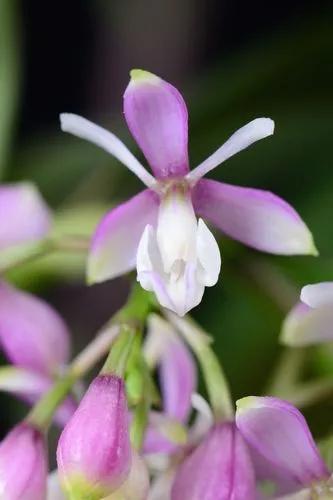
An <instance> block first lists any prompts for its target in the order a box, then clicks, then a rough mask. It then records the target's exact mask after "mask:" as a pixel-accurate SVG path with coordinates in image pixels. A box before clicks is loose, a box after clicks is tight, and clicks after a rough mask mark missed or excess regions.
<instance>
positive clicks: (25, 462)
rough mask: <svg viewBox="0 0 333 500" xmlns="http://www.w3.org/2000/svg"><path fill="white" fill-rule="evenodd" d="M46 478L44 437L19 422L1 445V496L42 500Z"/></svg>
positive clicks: (34, 429)
mask: <svg viewBox="0 0 333 500" xmlns="http://www.w3.org/2000/svg"><path fill="white" fill-rule="evenodd" d="M46 479H47V456H46V448H45V443H44V437H43V435H42V434H41V433H40V431H39V430H37V429H36V428H34V427H32V426H31V425H29V424H27V423H22V424H20V425H18V426H16V427H15V428H14V429H13V430H12V431H11V432H10V433H9V434H8V436H7V437H6V438H5V439H4V440H3V441H2V442H1V444H0V497H1V498H4V499H6V500H22V499H24V500H45V498H46Z"/></svg>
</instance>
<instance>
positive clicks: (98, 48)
mask: <svg viewBox="0 0 333 500" xmlns="http://www.w3.org/2000/svg"><path fill="white" fill-rule="evenodd" d="M332 11H333V7H332V3H331V2H329V1H328V2H320V1H315V0H293V1H290V0H280V1H279V2H263V1H259V0H253V1H252V2H247V1H246V0H181V1H179V0H113V1H111V0H109V1H107V0H95V1H87V0H71V1H70V2H68V1H65V0H58V1H57V2H43V1H41V0H24V1H23V0H22V1H21V2H20V1H18V0H1V1H0V174H1V178H2V181H4V182H8V181H16V180H20V179H30V180H33V181H35V182H36V183H37V185H38V186H39V188H40V190H41V191H42V193H43V195H44V197H45V199H46V200H47V201H48V203H49V204H50V205H51V207H52V208H53V209H54V210H55V231H62V232H64V231H65V232H69V233H70V232H77V233H79V234H87V235H89V234H90V233H91V231H92V230H93V228H94V226H95V225H96V222H97V221H98V219H99V217H100V216H101V215H102V214H103V213H104V212H105V211H106V210H107V209H108V208H109V207H110V206H112V205H113V204H115V203H116V202H119V201H121V200H123V199H126V198H127V197H128V196H131V195H133V194H135V193H136V192H137V191H138V190H139V189H141V186H140V184H139V181H138V180H137V179H136V178H135V177H134V176H133V175H131V173H130V172H129V171H127V170H126V169H125V168H124V167H122V166H121V165H120V164H119V163H118V162H117V161H115V160H113V159H112V158H111V157H110V156H108V155H107V154H106V153H104V152H103V151H101V150H99V149H98V148H96V147H94V146H92V145H90V144H88V143H85V142H84V141H80V140H78V139H76V138H74V137H71V136H68V135H66V134H62V133H61V132H60V130H59V121H58V115H59V113H60V112H62V111H71V112H75V113H78V114H82V115H84V116H86V117H88V118H90V119H92V120H94V121H96V122H98V123H101V124H104V125H105V126H107V127H109V128H110V129H112V131H114V132H115V133H116V134H117V135H119V136H120V137H121V138H122V139H123V140H124V142H125V143H126V144H127V145H128V146H129V147H130V148H131V150H132V151H133V152H135V153H136V154H138V155H139V157H140V158H141V159H142V160H143V158H142V156H141V154H140V152H139V151H138V150H137V147H136V145H135V144H134V141H133V139H132V138H131V137H130V134H129V132H128V130H127V128H126V124H125V122H124V119H123V116H122V94H123V92H124V89H125V87H126V85H127V83H128V78H129V70H130V69H131V68H133V67H138V68H142V69H146V70H149V71H151V72H154V73H157V74H158V75H160V76H162V77H163V78H165V79H167V80H169V81H170V82H172V83H173V84H175V85H176V86H177V87H178V88H179V89H180V90H181V92H182V93H183V95H184V97H185V99H186V102H187V104H188V107H189V116H190V134H189V136H190V143H189V150H190V158H191V164H192V166H195V165H197V164H198V163H199V162H200V161H201V160H203V159H204V158H205V157H207V156H208V155H209V154H210V153H211V152H213V151H215V150H216V149H217V147H218V146H220V145H221V144H222V142H223V141H224V140H225V139H226V138H228V136H229V135H230V134H231V133H232V132H233V131H234V130H235V129H237V128H239V127H240V126H242V125H243V124H245V123H247V122H248V121H250V120H251V119H253V118H255V117H260V116H269V117H272V118H273V119H274V120H275V122H276V133H275V135H274V137H273V138H270V139H267V140H265V141H261V142H259V143H258V144H256V145H254V146H253V147H251V148H250V149H249V150H247V151H244V152H242V153H241V154H239V155H237V156H235V157H233V158H232V159H230V160H229V161H228V162H227V163H226V164H224V165H223V166H221V168H218V169H216V170H215V171H214V172H213V173H212V177H214V178H216V179H220V180H224V181H226V182H230V183H234V184H239V185H243V186H252V187H260V188H263V189H269V190H272V191H274V192H275V193H276V194H278V195H280V196H282V197H284V198H285V199H286V200H287V201H289V202H290V203H291V204H292V205H293V206H294V207H295V208H296V209H297V210H298V211H299V212H300V214H301V215H302V217H303V218H304V220H305V221H306V222H307V223H308V225H309V226H310V228H311V229H312V231H313V233H314V236H315V240H316V243H317V246H318V248H319V251H320V254H321V256H320V257H319V258H311V257H306V258H305V257H302V258H299V257H298V258H280V257H274V256H266V255H263V254H259V253H257V252H254V251H251V250H249V249H247V248H245V247H243V246H242V245H240V244H238V243H235V242H232V241H230V240H228V239H227V238H224V237H222V236H221V235H220V234H219V235H218V238H219V243H220V247H221V252H222V259H223V269H222V273H221V280H220V282H219V285H218V286H216V287H214V288H212V289H207V290H206V293H205V295H204V300H203V302H202V304H201V306H200V307H199V308H198V309H197V310H195V311H194V316H195V318H196V319H197V320H198V321H199V322H200V323H201V324H202V325H203V327H204V328H206V329H207V331H209V332H210V333H211V334H212V335H213V336H214V338H215V342H216V349H217V351H218V353H219V357H220V359H221V360H222V362H223V364H224V367H225V370H226V372H227V375H228V377H229V378H230V383H231V386H232V390H233V393H234V395H235V397H239V396H245V395H248V394H258V393H261V392H262V391H264V390H265V387H267V384H268V383H269V373H270V371H271V369H272V368H273V367H274V366H275V365H276V363H278V360H279V359H280V358H279V357H280V356H281V354H282V355H283V353H281V347H280V346H279V344H278V335H279V330H280V325H281V321H282V319H283V317H284V315H285V314H286V312H287V311H288V310H289V308H290V307H291V306H292V305H293V303H294V302H295V301H296V300H297V297H298V293H299V289H300V286H301V285H303V284H307V283H310V282H316V281H322V280H333V224H332V217H333V196H332V195H333V168H332V162H333V160H332V150H331V145H332V138H333V117H332V111H333V106H332V104H333V92H332V85H333V74H332V53H333V52H332V49H333V37H332V29H333V26H332V14H333V12H332ZM0 216H1V214H0ZM8 277H9V278H10V279H11V280H12V281H13V282H15V283H16V284H17V285H19V286H20V287H22V288H26V289H28V290H31V291H33V292H35V293H37V294H40V295H42V296H44V297H46V298H47V299H48V300H49V301H50V302H51V303H53V304H54V305H55V307H56V308H57V309H58V310H59V311H60V312H61V313H62V314H63V316H64V317H65V319H66V320H67V322H68V323H69V325H70V327H71V329H72V332H73V344H74V350H76V349H78V348H79V347H80V346H82V345H84V344H86V343H87V341H88V339H89V338H92V336H93V335H94V333H95V332H96V330H97V329H98V328H99V327H100V326H101V325H102V324H103V323H104V322H105V321H106V320H107V319H108V318H109V317H110V315H111V314H112V312H113V311H114V310H116V308H118V307H119V306H120V305H121V304H122V303H123V302H124V300H125V298H126V294H127V291H128V284H129V280H128V278H124V279H118V280H114V281H112V282H110V283H105V284H103V285H99V286H93V287H89V288H88V287H86V286H85V284H84V283H85V281H84V257H82V258H80V257H78V256H75V257H73V256H71V257H70V256H66V255H56V256H52V257H50V258H45V259H41V260H40V261H38V262H36V263H33V264H29V265H26V266H23V267H21V268H19V269H17V270H15V271H12V272H11V273H10V275H9V276H8ZM305 356H306V364H305V372H304V377H310V376H311V377H313V376H314V377H321V376H324V375H327V376H330V375H331V377H332V380H333V351H332V350H331V349H330V348H328V347H327V346H325V349H323V348H316V349H311V350H309V351H308V350H306V352H305ZM0 404H1V409H2V412H1V432H2V433H4V432H5V430H6V429H7V428H8V427H9V426H10V425H11V424H12V423H13V422H14V421H15V422H16V421H17V419H18V418H19V416H21V415H23V414H24V412H25V411H26V409H25V407H24V405H23V403H18V402H17V401H16V400H14V399H13V398H11V397H9V396H5V395H2V396H1V401H0ZM332 410H333V391H332V397H327V398H326V399H325V401H324V402H319V403H317V404H316V405H311V406H310V407H309V408H307V409H306V414H307V416H308V418H309V419H310V422H311V425H312V428H313V429H314V431H315V433H316V434H317V435H318V436H319V437H320V436H322V435H324V434H325V433H326V432H329V431H333V420H332Z"/></svg>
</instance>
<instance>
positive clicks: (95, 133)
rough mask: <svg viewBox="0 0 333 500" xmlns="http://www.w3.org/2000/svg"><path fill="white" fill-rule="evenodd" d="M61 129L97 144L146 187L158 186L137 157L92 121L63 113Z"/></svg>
mask: <svg viewBox="0 0 333 500" xmlns="http://www.w3.org/2000/svg"><path fill="white" fill-rule="evenodd" d="M60 123H61V129H62V130H63V131H64V132H68V133H70V134H73V135H75V136H77V137H80V138H81V139H85V140H87V141H90V142H92V143H93V144H96V146H99V147H100V148H102V149H104V150H105V151H107V152H108V153H110V154H111V155H112V156H114V157H115V158H117V160H119V161H120V162H121V163H123V164H124V165H125V166H126V167H127V168H128V169H129V170H131V172H133V173H134V174H135V175H136V176H137V177H138V178H139V179H140V180H141V181H142V182H143V183H144V184H145V185H146V186H148V187H152V186H154V185H155V184H156V180H155V178H154V177H153V176H152V175H151V174H150V173H149V172H148V171H147V170H146V169H145V168H144V167H143V166H142V165H141V163H140V162H139V161H138V160H137V159H136V158H135V156H134V155H133V154H132V153H131V152H130V151H129V149H127V147H126V146H125V144H124V143H123V142H121V140H120V139H118V137H116V136H115V135H114V134H112V132H109V131H108V130H106V129H105V128H102V127H100V126H99V125H96V124H95V123H92V122H91V121H89V120H87V119H86V118H83V117H82V116H78V115H75V114H72V113H61V115H60Z"/></svg>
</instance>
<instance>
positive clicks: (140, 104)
mask: <svg viewBox="0 0 333 500" xmlns="http://www.w3.org/2000/svg"><path fill="white" fill-rule="evenodd" d="M124 112H125V118H126V121H127V125H128V127H129V129H130V131H131V133H132V135H133V137H134V138H135V140H136V142H137V143H138V145H139V147H140V148H141V150H142V151H143V154H144V155H145V157H146V159H147V161H148V163H149V165H150V166H151V168H152V170H153V172H154V175H155V176H156V177H157V178H158V179H161V178H168V177H179V176H183V175H185V174H186V173H187V172H188V152H187V109H186V104H185V102H184V100H183V98H182V96H181V95H180V93H179V92H178V90H177V89H176V88H175V87H173V86H172V85H170V84H169V83H167V82H165V81H164V80H162V79H161V78H159V77H157V76H155V75H153V74H151V73H148V72H147V71H141V70H133V71H131V81H130V83H129V85H128V87H127V89H126V91H125V94H124Z"/></svg>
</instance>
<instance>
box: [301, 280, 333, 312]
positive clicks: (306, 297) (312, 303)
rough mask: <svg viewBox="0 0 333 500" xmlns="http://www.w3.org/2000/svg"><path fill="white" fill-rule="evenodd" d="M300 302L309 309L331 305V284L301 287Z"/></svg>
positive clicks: (327, 282) (332, 283)
mask: <svg viewBox="0 0 333 500" xmlns="http://www.w3.org/2000/svg"><path fill="white" fill-rule="evenodd" d="M301 301H302V302H303V303H304V304H306V305H307V306H309V307H320V306H326V305H333V282H332V281H326V282H324V283H316V284H314V285H306V286H303V288H302V291H301Z"/></svg>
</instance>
